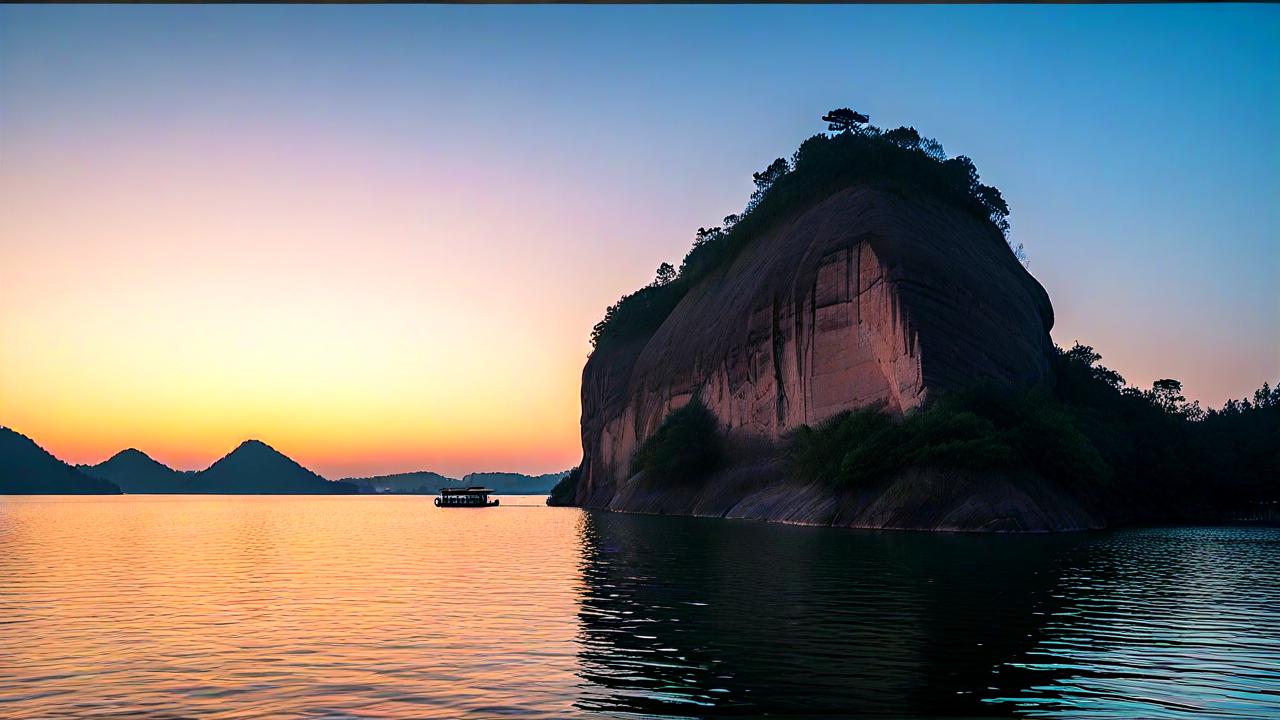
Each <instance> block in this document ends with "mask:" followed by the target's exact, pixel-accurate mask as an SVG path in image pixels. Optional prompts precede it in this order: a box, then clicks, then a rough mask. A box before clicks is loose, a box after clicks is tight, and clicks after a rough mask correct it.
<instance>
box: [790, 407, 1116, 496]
mask: <svg viewBox="0 0 1280 720" xmlns="http://www.w3.org/2000/svg"><path fill="white" fill-rule="evenodd" d="M795 450H796V471H797V474H798V475H800V476H801V477H805V478H808V479H815V480H831V481H836V482H840V483H845V484H852V485H858V484H863V483H867V482H873V481H877V480H882V479H887V478H889V477H891V476H893V475H894V474H896V473H898V472H900V471H902V470H905V469H906V468H909V467H936V468H948V469H950V468H959V469H970V470H1027V471H1031V472H1036V473H1039V474H1041V475H1043V476H1045V477H1050V478H1054V479H1057V480H1060V481H1063V482H1066V483H1072V484H1082V483H1094V482H1099V481H1105V480H1107V479H1108V478H1109V477H1110V470H1109V468H1108V467H1107V466H1106V464H1105V462H1104V461H1103V460H1102V458H1101V457H1100V456H1099V454H1098V453H1097V451H1096V450H1095V449H1094V448H1093V447H1092V446H1091V445H1090V444H1089V443H1088V441H1087V440H1086V439H1085V438H1084V437H1083V436H1082V435H1081V434H1080V433H1079V432H1078V431H1077V430H1076V429H1075V428H1074V427H1073V426H1072V424H1071V421H1070V418H1069V417H1068V416H1067V415H1066V413H1065V412H1064V411H1063V409H1062V408H1061V407H1060V406H1058V405H1057V403H1055V402H1054V401H1053V400H1052V398H1050V397H1048V396H1047V395H1046V394H1044V393H1043V392H1038V391H1022V392H1012V391H1009V390H1004V389H998V388H991V387H978V388H974V389H972V390H970V391H967V392H964V393H957V394H953V395H951V396H947V397H942V398H939V399H938V400H936V401H934V402H931V403H929V404H928V405H927V406H926V407H924V408H921V409H920V410H919V411H917V412H913V413H909V414H908V415H907V416H906V417H904V418H891V417H890V416H888V415H886V414H884V413H882V412H881V411H879V410H877V409H864V410H860V411H858V412H849V413H843V414H841V415H838V416H836V417H834V418H832V419H831V420H828V421H827V422H826V423H824V424H822V425H820V426H819V427H818V428H816V429H814V428H809V427H807V426H806V427H801V428H800V430H799V431H798V432H797V433H796V436H795Z"/></svg>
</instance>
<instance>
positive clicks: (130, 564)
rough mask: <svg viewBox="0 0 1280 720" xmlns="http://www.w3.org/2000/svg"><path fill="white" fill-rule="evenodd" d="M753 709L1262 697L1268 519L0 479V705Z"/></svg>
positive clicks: (1279, 589)
mask: <svg viewBox="0 0 1280 720" xmlns="http://www.w3.org/2000/svg"><path fill="white" fill-rule="evenodd" d="M518 505H523V506H518ZM767 713H772V714H777V715H803V714H811V715H821V714H833V713H844V714H856V715H863V716H868V715H870V716H877V715H879V716H895V715H896V716H917V715H947V716H963V715H972V716H986V717H990V716H992V715H1000V716H1023V717H1044V718H1130V717H1150V718H1206V717H1223V718H1260V717H1267V716H1278V717H1280V531H1278V530H1275V529H1265V528H1198V529H1196V528H1173V529H1152V530H1134V531H1123V532H1113V533H1093V534H1078V535H1064V536H1045V537H987V536H964V535H961V536H957V535H932V534H917V533H872V532H849V531H838V530H825V529H818V528H792V527H783V526H773V525H766V524H761V523H749V522H731V521H714V520H697V519H688V518H653V517H637V516H625V515H610V514H591V513H583V512H581V511H577V510H572V509H561V508H545V507H541V506H539V505H538V504H537V503H536V502H535V501H529V502H526V503H512V504H511V506H510V507H508V505H507V503H505V502H504V504H503V506H501V507H500V508H496V509H493V510H483V511H474V510H440V509H437V508H435V507H433V506H432V505H431V504H430V503H429V500H428V499H425V498H414V497H356V498H351V497H328V498H325V497H321V498H302V497H292V498H283V497H216V496H199V497H177V496H167V497H166V496H153V497H146V496H142V497H139V496H125V497H115V498H0V718H6V719H7V718H23V719H27V718H90V717H92V718H144V719H147V720H170V719H172V718H185V717H192V716H199V717H202V718H214V719H215V720H217V719H229V718H260V717H301V718H325V719H331V718H332V719H337V718H361V719H364V718H370V719H372V718H389V719H390V718H443V717H449V718H456V717H470V718H492V717H503V716H518V717H533V718H540V717H541V718H564V717H571V716H609V717H636V716H648V717H705V716H711V715H759V714H767Z"/></svg>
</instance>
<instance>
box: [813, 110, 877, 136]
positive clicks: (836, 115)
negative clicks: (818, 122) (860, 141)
mask: <svg viewBox="0 0 1280 720" xmlns="http://www.w3.org/2000/svg"><path fill="white" fill-rule="evenodd" d="M822 121H823V122H825V123H827V124H828V125H827V129H828V130H830V131H831V132H853V131H855V130H858V129H859V128H860V127H861V126H862V125H864V124H866V123H868V122H870V121H871V117H870V116H869V115H863V114H862V113H860V112H857V111H855V110H850V109H849V108H836V109H835V110H832V111H830V112H828V113H827V114H826V115H823V116H822Z"/></svg>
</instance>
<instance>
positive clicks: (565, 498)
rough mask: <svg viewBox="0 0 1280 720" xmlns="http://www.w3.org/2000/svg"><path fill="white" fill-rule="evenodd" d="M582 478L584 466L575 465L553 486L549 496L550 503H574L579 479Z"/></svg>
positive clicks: (548, 502) (548, 501)
mask: <svg viewBox="0 0 1280 720" xmlns="http://www.w3.org/2000/svg"><path fill="white" fill-rule="evenodd" d="M581 479H582V466H581V465H575V466H574V468H573V469H572V470H570V471H569V472H567V473H565V476H564V477H562V478H560V481H559V482H557V483H556V486H555V487H553V488H551V494H550V495H548V496H547V504H548V505H572V504H573V503H574V499H575V498H576V497H577V495H578V481H579V480H581Z"/></svg>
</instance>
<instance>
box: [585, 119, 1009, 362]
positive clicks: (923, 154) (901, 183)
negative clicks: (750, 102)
mask: <svg viewBox="0 0 1280 720" xmlns="http://www.w3.org/2000/svg"><path fill="white" fill-rule="evenodd" d="M822 119H823V121H824V122H827V123H828V127H829V129H830V131H831V132H832V133H835V134H827V133H819V134H817V135H814V136H813V137H810V138H809V139H807V140H805V141H804V142H803V143H801V144H800V147H799V148H798V149H797V150H796V151H795V153H793V154H792V156H791V157H790V158H776V159H775V160H773V161H772V162H770V163H769V165H768V166H766V167H765V168H764V169H763V170H761V171H759V172H755V173H752V176H751V179H752V181H753V183H754V185H755V189H754V191H753V192H752V193H751V196H750V197H749V198H748V200H747V204H746V207H745V208H744V209H743V210H742V212H740V213H733V214H730V215H727V216H725V217H724V219H723V220H722V222H721V224H720V225H715V226H712V227H701V228H698V230H697V232H696V233H695V234H694V238H693V245H692V247H691V248H690V249H689V252H688V253H687V254H686V255H685V257H684V259H683V260H682V261H681V263H680V265H679V268H678V269H677V270H675V273H674V276H673V275H672V274H671V273H669V272H667V271H665V270H662V269H661V268H660V272H659V274H658V277H656V278H655V281H654V282H653V283H652V284H650V285H647V286H645V287H643V288H641V289H639V290H637V291H636V292H634V293H631V294H629V295H626V296H624V297H622V298H620V299H619V300H618V302H616V303H614V304H613V305H611V306H609V307H608V308H607V309H606V310H605V315H604V318H603V319H602V320H601V321H600V322H599V323H596V325H595V327H594V328H592V332H591V342H592V346H593V347H598V346H599V345H600V343H602V342H607V341H609V340H610V339H611V338H622V337H633V336H640V335H645V334H648V333H651V332H653V331H654V330H656V329H657V327H658V325H660V324H661V323H662V321H663V320H665V319H666V317H667V314H668V313H670V311H671V309H672V308H674V307H675V305H676V303H678V302H679V301H680V298H681V297H683V295H684V293H685V292H686V291H687V290H688V288H690V287H691V286H692V285H693V284H694V283H696V282H697V281H698V280H700V279H701V278H703V277H706V276H707V275H708V274H709V273H712V272H714V271H715V270H716V269H718V268H720V267H723V266H725V265H727V264H728V263H730V262H732V260H733V259H734V258H735V257H736V256H737V255H738V253H739V252H741V250H742V249H743V248H744V247H746V246H747V245H748V244H750V243H751V242H752V241H753V240H754V239H755V238H757V237H759V236H760V235H761V234H763V233H764V232H765V231H767V230H768V229H769V228H770V227H771V226H772V225H773V224H775V223H778V222H781V221H784V220H786V219H787V218H788V217H790V216H792V215H794V214H795V213H797V212H800V211H803V210H804V209H805V208H807V207H809V206H811V205H812V204H814V203H816V202H819V201H821V200H822V199H823V198H825V197H827V196H828V195H830V194H831V193H833V192H836V191H838V190H840V189H841V188H843V187H847V186H848V185H851V184H854V183H859V182H861V183H867V184H872V185H877V186H882V187H888V188H891V189H893V190H895V191H898V192H901V193H902V194H904V195H907V196H927V197H929V198H931V199H934V200H938V201H941V202H945V203H948V204H950V205H952V206H954V207H956V208H958V209H960V210H962V211H964V212H967V213H970V214H972V215H973V216H975V217H977V218H979V219H981V220H983V221H985V222H988V223H990V225H991V227H992V228H993V229H994V230H995V231H996V232H998V233H999V234H1000V235H1001V236H1003V237H1005V238H1006V241H1007V238H1008V232H1009V222H1008V216H1009V206H1008V204H1007V203H1006V202H1005V200H1004V198H1003V197H1002V196H1001V194H1000V191H999V190H998V189H996V188H995V187H994V186H991V185H986V184H983V183H982V182H981V178H980V177H979V175H978V170H977V168H976V167H975V166H974V164H973V161H972V160H970V159H969V158H967V157H965V156H963V155H960V156H957V157H953V158H948V157H947V155H946V152H945V151H944V150H943V147H942V144H941V143H939V142H938V141H936V140H933V139H931V138H927V137H924V136H923V135H921V134H920V132H919V131H918V130H916V129H915V128H914V127H899V128H894V129H892V130H884V131H882V130H880V129H879V128H877V127H875V126H874V125H871V124H870V123H869V117H868V116H867V115H865V114H863V113H859V112H856V111H854V110H851V109H849V108H837V109H835V110H832V111H830V112H828V113H826V114H825V115H823V116H822ZM1010 252H1012V253H1014V255H1015V257H1017V258H1018V259H1019V260H1020V261H1023V262H1025V253H1024V251H1023V250H1022V246H1021V245H1013V244H1010ZM664 266H666V267H670V266H669V265H667V264H666V263H664Z"/></svg>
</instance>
